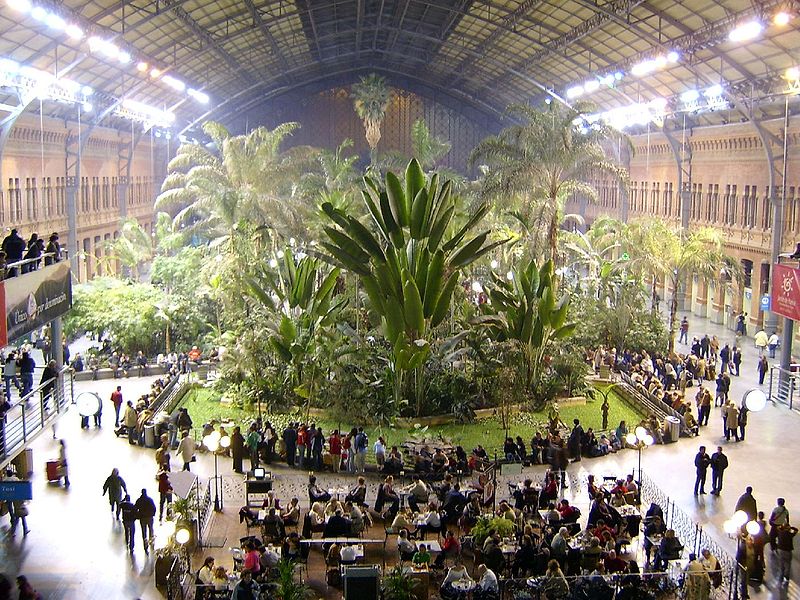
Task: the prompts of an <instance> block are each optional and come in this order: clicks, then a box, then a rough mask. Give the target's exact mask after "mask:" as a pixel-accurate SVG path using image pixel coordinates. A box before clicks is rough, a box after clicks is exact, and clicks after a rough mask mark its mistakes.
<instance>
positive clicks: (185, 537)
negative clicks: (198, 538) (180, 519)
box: [175, 528, 192, 544]
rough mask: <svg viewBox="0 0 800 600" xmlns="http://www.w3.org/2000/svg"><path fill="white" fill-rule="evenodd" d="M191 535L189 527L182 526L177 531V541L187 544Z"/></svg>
mask: <svg viewBox="0 0 800 600" xmlns="http://www.w3.org/2000/svg"><path fill="white" fill-rule="evenodd" d="M191 537H192V534H191V533H189V530H188V529H183V528H181V529H178V531H176V532H175V541H176V542H178V543H179V544H185V543H186V542H188V541H189V538H191Z"/></svg>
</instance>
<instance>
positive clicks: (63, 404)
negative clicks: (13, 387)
mask: <svg viewBox="0 0 800 600" xmlns="http://www.w3.org/2000/svg"><path fill="white" fill-rule="evenodd" d="M53 384H55V385H54V387H53V389H52V391H49V386H51V385H53ZM3 391H5V390H3ZM72 397H73V388H72V372H71V370H70V369H69V367H64V368H63V369H62V370H61V371H60V372H59V373H58V375H57V376H56V377H55V378H53V379H49V380H47V381H45V382H44V383H42V384H40V385H39V386H38V387H36V388H34V389H33V390H31V392H30V393H28V394H27V395H25V396H24V397H22V398H21V399H20V400H19V401H18V402H17V403H16V404H13V405H12V406H11V408H10V409H9V410H8V411H7V412H6V414H5V415H4V416H3V417H2V419H0V446H2V448H0V469H2V468H4V467H5V466H6V465H7V464H8V463H10V462H11V461H12V460H13V459H14V458H15V457H16V456H17V455H18V454H19V453H20V452H22V451H23V450H24V449H25V447H26V446H27V445H28V444H30V443H31V442H32V441H33V440H34V438H36V436H38V435H39V434H40V433H41V432H42V431H43V430H44V429H46V428H47V427H48V426H49V425H51V424H53V423H55V421H56V420H57V419H58V417H59V415H61V414H62V413H64V412H66V410H67V408H68V407H69V405H70V404H71V403H72Z"/></svg>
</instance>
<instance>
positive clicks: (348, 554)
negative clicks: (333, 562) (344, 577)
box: [339, 546, 357, 565]
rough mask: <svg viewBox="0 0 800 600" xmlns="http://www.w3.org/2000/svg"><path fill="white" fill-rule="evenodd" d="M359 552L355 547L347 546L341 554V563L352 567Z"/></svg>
mask: <svg viewBox="0 0 800 600" xmlns="http://www.w3.org/2000/svg"><path fill="white" fill-rule="evenodd" d="M356 558H357V552H356V547H355V546H345V547H344V548H342V549H341V551H340V552H339V562H340V564H343V565H351V564H353V563H354V562H356Z"/></svg>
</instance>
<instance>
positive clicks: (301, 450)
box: [294, 423, 308, 468]
mask: <svg viewBox="0 0 800 600" xmlns="http://www.w3.org/2000/svg"><path fill="white" fill-rule="evenodd" d="M307 441H308V429H306V425H305V423H303V424H302V425H298V427H297V463H296V464H295V465H294V466H297V467H300V468H302V467H303V459H304V458H305V456H306V443H307Z"/></svg>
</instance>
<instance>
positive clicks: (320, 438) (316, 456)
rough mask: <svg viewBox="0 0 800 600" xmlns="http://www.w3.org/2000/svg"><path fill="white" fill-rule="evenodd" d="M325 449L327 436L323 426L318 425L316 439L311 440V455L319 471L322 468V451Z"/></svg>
mask: <svg viewBox="0 0 800 600" xmlns="http://www.w3.org/2000/svg"><path fill="white" fill-rule="evenodd" d="M324 450H325V436H324V434H323V433H322V428H321V427H317V429H316V432H315V434H314V439H312V440H311V457H312V463H313V465H314V468H315V469H316V470H317V471H321V470H322V452H323V451H324Z"/></svg>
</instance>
